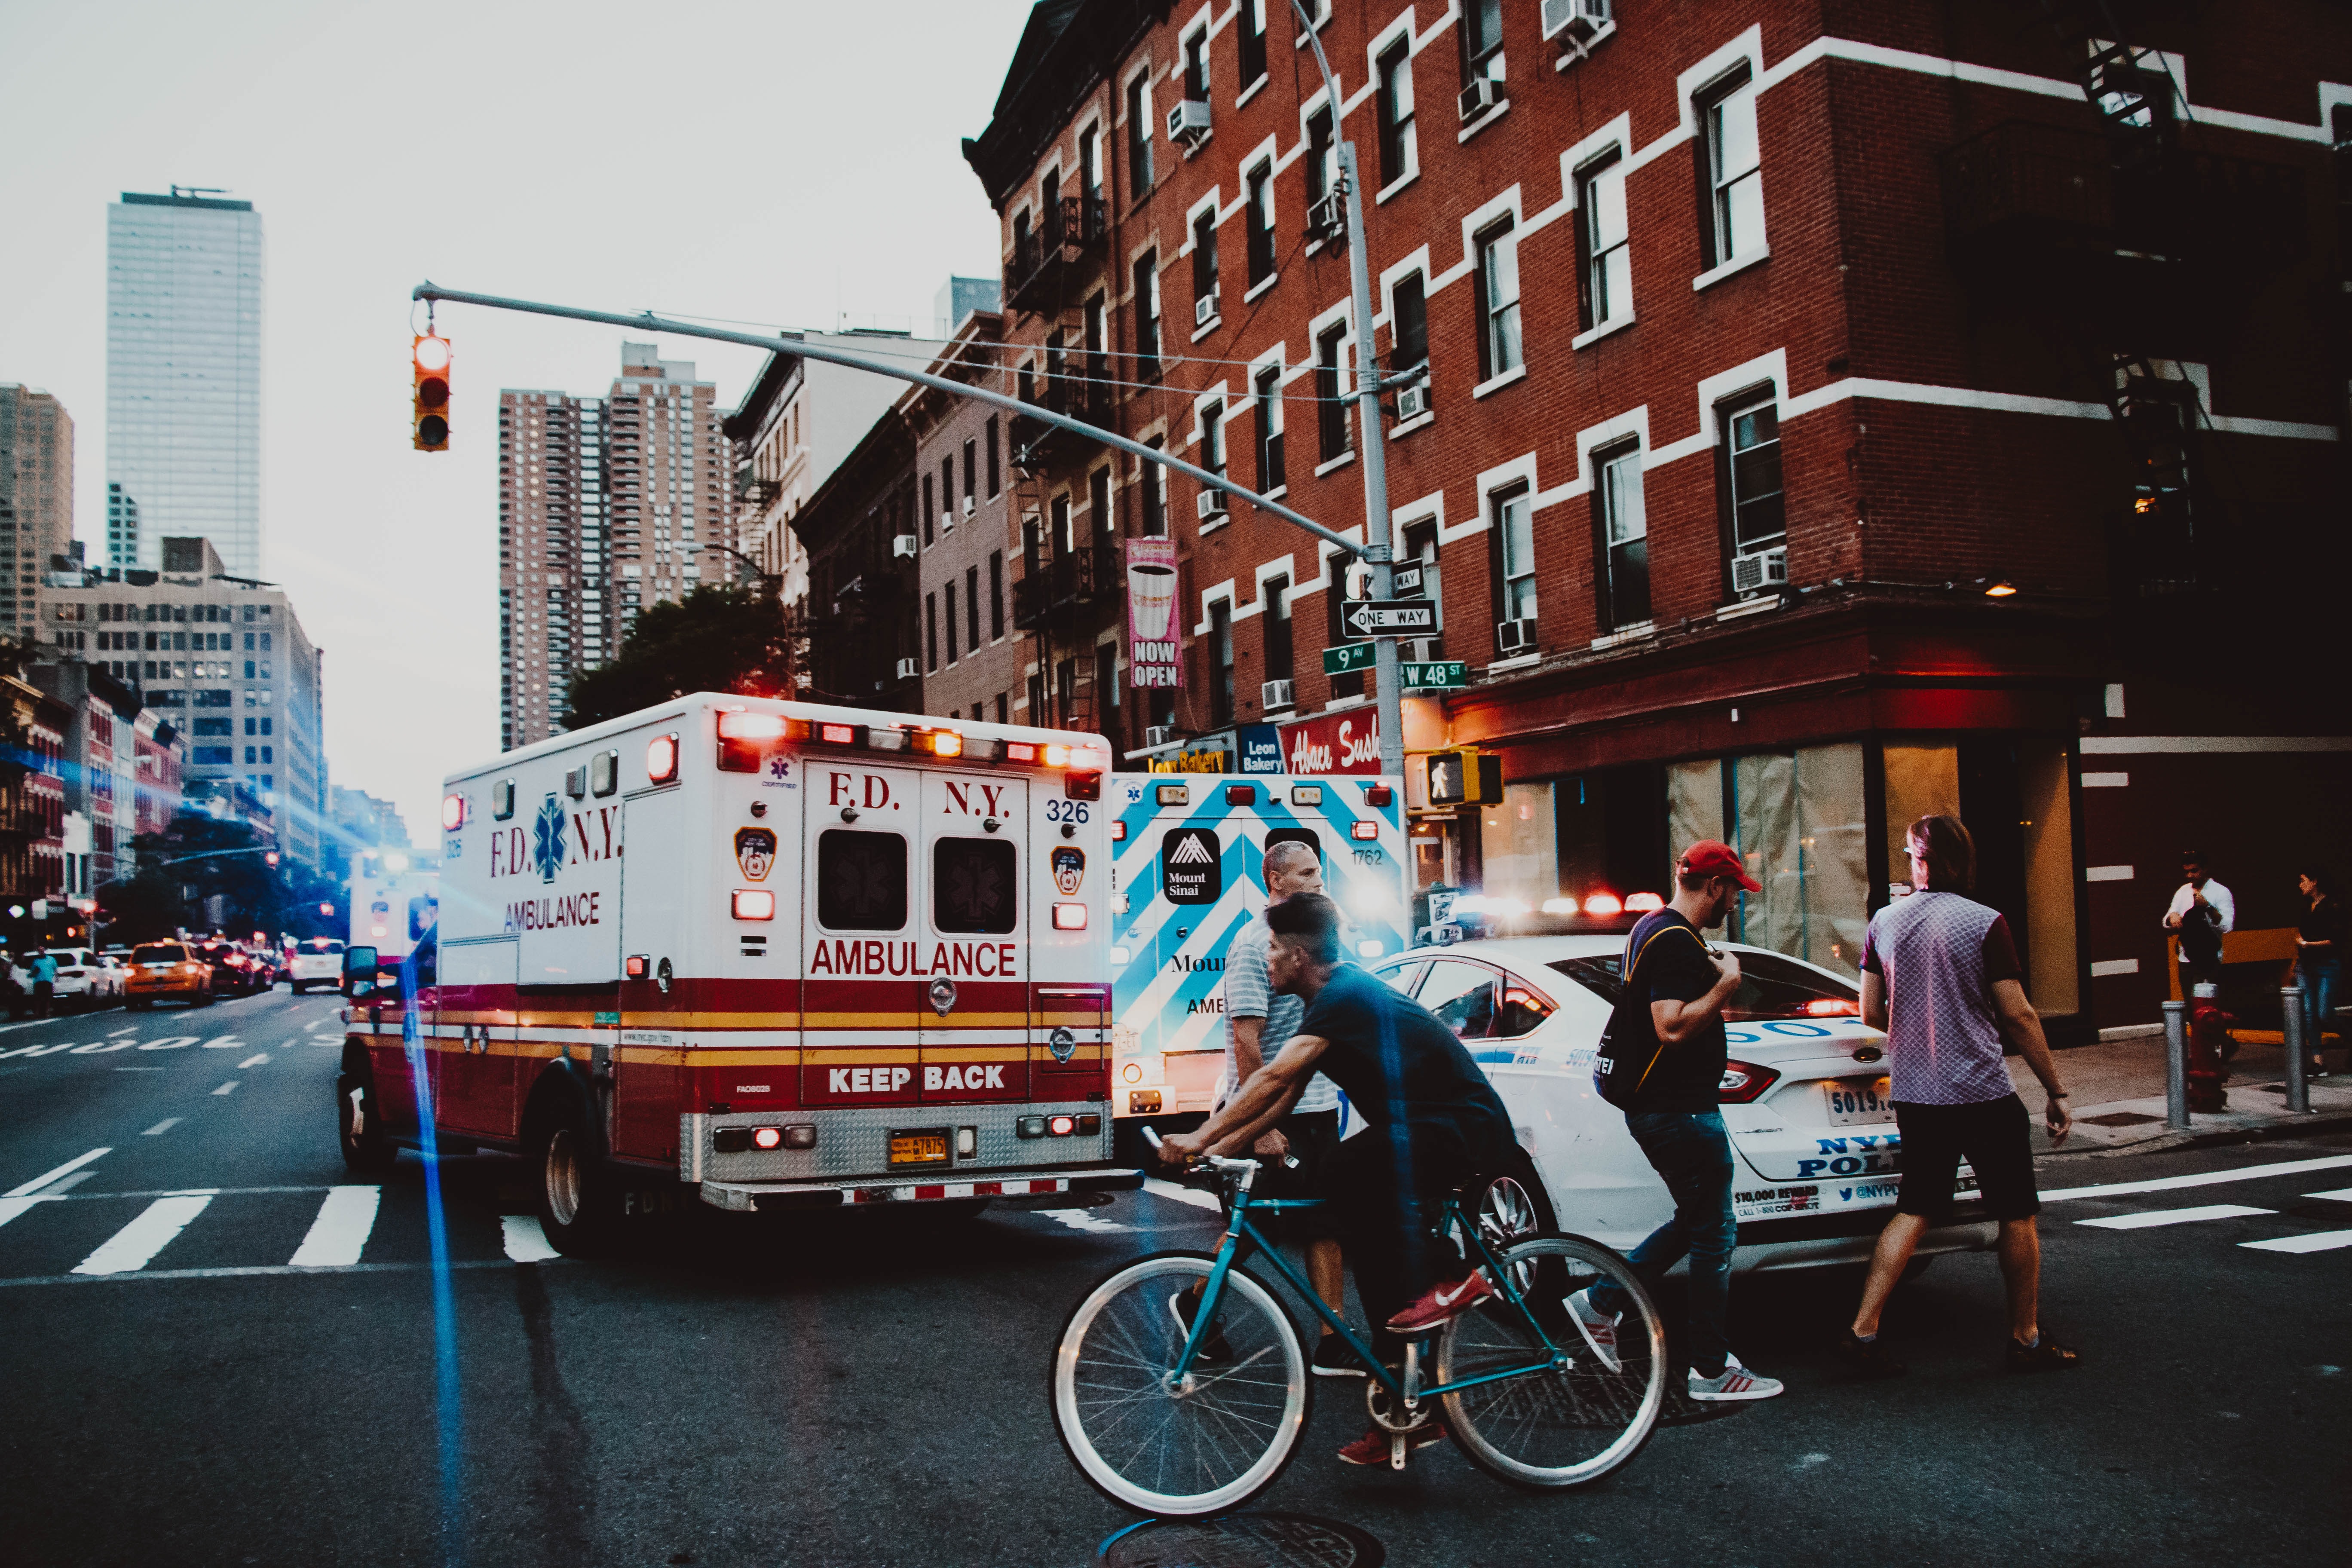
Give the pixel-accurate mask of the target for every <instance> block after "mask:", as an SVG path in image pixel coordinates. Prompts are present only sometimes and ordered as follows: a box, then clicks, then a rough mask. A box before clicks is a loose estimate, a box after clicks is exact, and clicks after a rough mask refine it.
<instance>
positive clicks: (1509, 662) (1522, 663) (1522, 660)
mask: <svg viewBox="0 0 2352 1568" xmlns="http://www.w3.org/2000/svg"><path fill="white" fill-rule="evenodd" d="M1542 662H1543V655H1542V654H1541V653H1540V652H1538V653H1523V654H1517V655H1515V656H1514V657H1512V658H1498V659H1496V661H1495V662H1494V663H1492V664H1490V665H1488V666H1486V669H1485V672H1484V673H1486V674H1487V675H1502V674H1505V673H1507V672H1508V671H1510V670H1514V669H1532V668H1535V667H1536V666H1537V665H1538V664H1541V663H1542Z"/></svg>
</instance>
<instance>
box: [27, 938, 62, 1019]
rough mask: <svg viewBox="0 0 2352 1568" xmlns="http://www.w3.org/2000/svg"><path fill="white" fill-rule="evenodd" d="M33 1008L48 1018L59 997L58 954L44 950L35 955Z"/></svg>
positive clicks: (32, 969)
mask: <svg viewBox="0 0 2352 1568" xmlns="http://www.w3.org/2000/svg"><path fill="white" fill-rule="evenodd" d="M31 973H32V976H33V1010H34V1011H35V1012H36V1013H37V1014H39V1015H40V1016H42V1017H44V1018H46V1017H47V1016H49V1013H50V1011H51V1010H52V1009H53V1008H54V1007H55V1006H56V1005H57V999H58V955H57V954H56V953H54V952H47V951H43V952H37V953H35V954H34V955H33V963H32V966H31Z"/></svg>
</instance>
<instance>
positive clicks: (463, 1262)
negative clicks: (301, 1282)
mask: <svg viewBox="0 0 2352 1568" xmlns="http://www.w3.org/2000/svg"><path fill="white" fill-rule="evenodd" d="M547 1261H549V1262H551V1263H562V1262H563V1261H565V1259H563V1258H550V1259H548V1260H547ZM433 1267H434V1266H433V1265H432V1264H431V1263H429V1262H416V1263H353V1264H351V1265H348V1266H347V1267H344V1268H295V1267H294V1266H293V1265H292V1264H290V1263H254V1264H247V1265H245V1266H243V1267H241V1268H142V1269H140V1270H139V1271H137V1272H136V1273H132V1274H28V1275H20V1276H18V1277H17V1278H16V1279H0V1289H9V1288H10V1287H13V1286H19V1285H108V1284H132V1283H139V1282H143V1281H147V1280H155V1279H257V1278H267V1277H268V1276H271V1275H296V1274H299V1275H307V1276H309V1277H310V1278H313V1279H315V1278H317V1277H318V1276H320V1275H321V1274H422V1273H425V1272H426V1271H428V1270H430V1269H431V1268H433ZM443 1267H444V1268H447V1269H449V1270H450V1271H451V1272H452V1273H455V1272H456V1271H457V1270H458V1269H460V1268H513V1267H514V1263H513V1261H512V1260H511V1259H509V1258H452V1259H451V1260H450V1261H449V1262H448V1263H446V1264H445V1265H443Z"/></svg>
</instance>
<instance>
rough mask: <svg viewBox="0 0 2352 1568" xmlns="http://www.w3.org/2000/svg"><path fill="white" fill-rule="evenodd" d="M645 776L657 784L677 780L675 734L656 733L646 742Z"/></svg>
mask: <svg viewBox="0 0 2352 1568" xmlns="http://www.w3.org/2000/svg"><path fill="white" fill-rule="evenodd" d="M646 779H647V780H648V781H649V782H651V783H653V784H676V783H677V735H675V734H668V735H656V736H655V737H654V738H653V739H652V740H650V741H647V742H646Z"/></svg>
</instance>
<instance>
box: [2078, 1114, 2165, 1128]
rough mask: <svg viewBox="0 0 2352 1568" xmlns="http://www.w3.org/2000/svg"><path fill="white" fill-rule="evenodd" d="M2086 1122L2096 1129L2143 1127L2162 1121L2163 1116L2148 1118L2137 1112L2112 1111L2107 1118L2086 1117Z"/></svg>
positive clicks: (2106, 1115)
mask: <svg viewBox="0 0 2352 1568" xmlns="http://www.w3.org/2000/svg"><path fill="white" fill-rule="evenodd" d="M2083 1120H2084V1121H2087V1122H2089V1123H2090V1124H2091V1125H2092V1126H2094V1127H2142V1126H2146V1125H2147V1123H2149V1122H2151V1121H2163V1120H2164V1118H2163V1117H2161V1116H2147V1115H2144V1114H2143V1113H2141V1112H2139V1111H2137V1110H2110V1111H2108V1112H2107V1113H2106V1114H2105V1116H2085V1117H2084V1118H2083Z"/></svg>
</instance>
